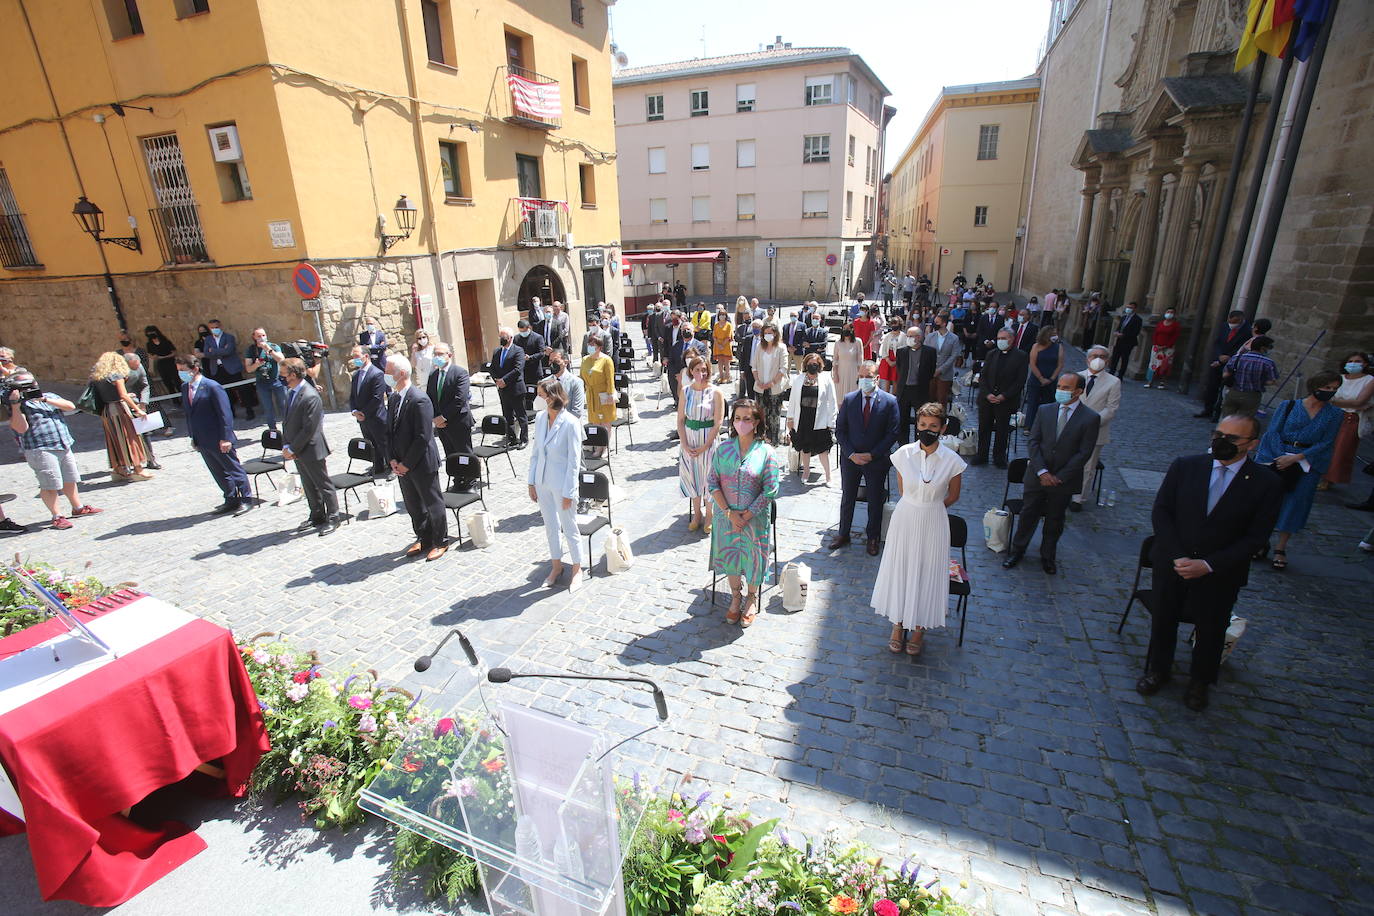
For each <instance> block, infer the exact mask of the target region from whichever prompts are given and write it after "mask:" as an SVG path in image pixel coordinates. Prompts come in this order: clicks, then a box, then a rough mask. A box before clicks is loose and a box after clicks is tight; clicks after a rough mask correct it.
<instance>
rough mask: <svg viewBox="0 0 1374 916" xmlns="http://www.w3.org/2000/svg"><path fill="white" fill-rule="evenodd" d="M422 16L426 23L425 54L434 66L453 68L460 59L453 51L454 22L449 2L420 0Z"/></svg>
mask: <svg viewBox="0 0 1374 916" xmlns="http://www.w3.org/2000/svg"><path fill="white" fill-rule="evenodd" d="M420 15H421V18H423V20H424V23H425V53H426V54H427V55H428V56H429V62H430V63H432V64H443V65H444V66H445V67H451V66H453V64H454V62H455V61H456V60H457V59H458V58H457V55H456V54H455V53H454V50H453V32H452V31H451V29H450V26H449V24H450V23H451V22H452V21H453V16H452V13H451V12H450V11H449V5H448V0H420Z"/></svg>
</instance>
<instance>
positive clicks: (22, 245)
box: [0, 166, 43, 270]
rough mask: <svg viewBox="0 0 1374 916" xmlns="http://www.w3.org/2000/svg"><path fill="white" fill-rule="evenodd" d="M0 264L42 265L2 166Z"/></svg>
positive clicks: (0, 167) (0, 181) (9, 266)
mask: <svg viewBox="0 0 1374 916" xmlns="http://www.w3.org/2000/svg"><path fill="white" fill-rule="evenodd" d="M0 266H4V267H8V268H10V269H11V270H13V269H14V268H16V267H42V266H43V265H41V264H39V263H38V258H36V257H35V256H34V253H33V244H32V243H31V242H30V241H29V228H28V226H27V225H26V224H25V223H24V214H22V213H20V212H19V204H18V202H17V201H15V199H14V189H13V188H11V187H10V179H9V176H8V175H6V174H5V169H4V167H3V166H0Z"/></svg>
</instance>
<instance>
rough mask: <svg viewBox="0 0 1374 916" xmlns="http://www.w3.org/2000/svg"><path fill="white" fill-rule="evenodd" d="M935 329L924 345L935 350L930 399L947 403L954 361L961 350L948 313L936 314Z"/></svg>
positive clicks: (951, 386) (952, 388)
mask: <svg viewBox="0 0 1374 916" xmlns="http://www.w3.org/2000/svg"><path fill="white" fill-rule="evenodd" d="M933 322H934V325H935V330H934V332H932V333H931V335H930V336H929V337H927V338H926V346H927V347H930V348H931V349H932V350H934V351H935V375H934V376H933V377H932V378H931V380H930V399H931V400H932V401H935V402H936V403H939V404H948V403H949V393H950V392H951V391H953V390H954V371H955V367H954V364H955V362H956V361H957V360H958V359H959V354H960V352H961V351H962V350H963V344H961V343H960V342H959V335H958V334H955V333H954V332H953V331H952V330H950V328H949V316H948V315H936V316H935V318H934V319H933Z"/></svg>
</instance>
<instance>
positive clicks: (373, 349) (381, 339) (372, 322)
mask: <svg viewBox="0 0 1374 916" xmlns="http://www.w3.org/2000/svg"><path fill="white" fill-rule="evenodd" d="M358 346H360V347H362V348H363V351H364V353H365V355H366V356H367V358H368V359H370V360H371V361H372V365H374V366H376V367H377V371H378V372H382V371H383V370H385V369H386V335H385V334H383V333H382V328H381V325H379V324H377V319H376V318H370V317H369V318H366V319H364V321H363V330H362V332H361V333H359V334H358Z"/></svg>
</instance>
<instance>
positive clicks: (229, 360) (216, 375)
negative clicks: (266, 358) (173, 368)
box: [144, 318, 258, 420]
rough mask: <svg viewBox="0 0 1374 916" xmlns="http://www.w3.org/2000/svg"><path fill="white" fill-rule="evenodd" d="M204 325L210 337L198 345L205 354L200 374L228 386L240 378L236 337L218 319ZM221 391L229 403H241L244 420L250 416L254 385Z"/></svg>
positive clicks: (254, 390) (240, 363)
mask: <svg viewBox="0 0 1374 916" xmlns="http://www.w3.org/2000/svg"><path fill="white" fill-rule="evenodd" d="M207 327H209V328H210V336H209V337H207V338H205V342H204V343H203V344H201V352H202V353H204V354H205V356H204V358H203V359H202V361H201V371H202V373H203V374H204V375H206V376H207V377H209V378H211V379H213V380H214V381H216V382H219V383H220V385H232V384H233V383H234V382H241V381H243V357H241V356H239V342H238V340H237V339H236V338H235V337H234V335H233V334H230V333H229V332H228V331H226V330H224V327H223V325H221V324H220V320H219V319H218V318H211V319H210V322H209V324H208V325H207ZM144 363H145V364H146V363H147V360H144ZM225 393H226V394H228V396H229V400H230V401H231V402H233V403H235V404H239V405H242V407H243V415H244V417H245V418H246V419H249V420H251V419H253V408H254V407H257V406H258V395H257V391H256V389H255V388H254V386H252V385H238V386H236V387H234V388H229V389H226V392H225Z"/></svg>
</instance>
